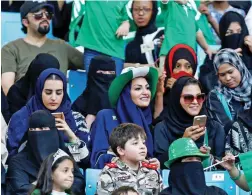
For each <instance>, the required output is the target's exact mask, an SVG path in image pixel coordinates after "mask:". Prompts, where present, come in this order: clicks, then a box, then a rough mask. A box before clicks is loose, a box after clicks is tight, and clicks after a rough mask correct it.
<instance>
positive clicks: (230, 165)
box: [216, 153, 235, 171]
mask: <svg viewBox="0 0 252 195" xmlns="http://www.w3.org/2000/svg"><path fill="white" fill-rule="evenodd" d="M222 160H226V161H225V162H223V163H221V164H220V165H221V166H222V167H223V168H225V169H226V170H227V171H231V170H232V169H234V168H235V157H234V156H233V155H232V154H230V153H227V154H226V156H225V157H223V158H222ZM216 162H220V161H219V160H216Z"/></svg>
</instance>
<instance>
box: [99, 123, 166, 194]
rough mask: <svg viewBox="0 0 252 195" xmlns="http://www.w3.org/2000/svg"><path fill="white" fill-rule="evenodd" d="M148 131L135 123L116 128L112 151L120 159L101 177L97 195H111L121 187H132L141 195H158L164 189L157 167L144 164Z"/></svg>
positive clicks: (116, 159)
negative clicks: (146, 132)
mask: <svg viewBox="0 0 252 195" xmlns="http://www.w3.org/2000/svg"><path fill="white" fill-rule="evenodd" d="M145 140H146V134H145V132H144V130H143V129H142V128H141V127H139V126H137V125H135V124H131V123H124V124H121V125H119V126H118V127H117V128H115V129H114V130H113V131H112V133H111V135H110V138H109V144H110V146H111V149H112V151H113V152H114V153H115V154H116V155H117V156H118V157H115V158H113V159H112V162H111V163H109V164H107V165H106V166H105V167H104V169H103V170H102V172H101V174H100V178H99V181H98V185H97V194H99V195H105V194H111V193H112V192H113V191H114V190H115V189H117V188H119V187H121V186H130V187H133V188H134V189H135V190H137V191H138V192H139V194H141V195H145V194H152V195H157V194H158V193H159V192H160V191H161V190H162V188H163V184H162V178H161V176H160V174H159V172H158V170H157V165H154V164H149V163H146V162H144V161H145V158H146V154H147V148H146V145H145Z"/></svg>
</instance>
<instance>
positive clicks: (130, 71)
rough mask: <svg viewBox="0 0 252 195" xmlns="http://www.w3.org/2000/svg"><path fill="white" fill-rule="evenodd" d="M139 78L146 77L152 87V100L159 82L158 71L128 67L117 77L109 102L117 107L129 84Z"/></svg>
mask: <svg viewBox="0 0 252 195" xmlns="http://www.w3.org/2000/svg"><path fill="white" fill-rule="evenodd" d="M137 77H145V78H146V79H147V81H148V83H149V85H150V91H151V98H153V97H154V95H155V93H156V86H157V82H158V71H157V69H156V68H153V67H148V66H144V67H138V68H135V67H128V68H124V69H123V70H122V73H121V74H120V75H119V76H117V77H116V78H115V79H114V80H113V82H112V83H111V85H110V87H109V91H108V95H109V100H110V103H111V106H112V107H115V105H116V102H117V100H118V98H119V96H120V94H121V92H122V90H123V88H124V87H125V86H126V85H127V83H128V82H130V81H131V80H133V79H134V78H137Z"/></svg>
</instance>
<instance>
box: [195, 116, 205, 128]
mask: <svg viewBox="0 0 252 195" xmlns="http://www.w3.org/2000/svg"><path fill="white" fill-rule="evenodd" d="M206 122H207V116H206V115H199V116H195V117H194V119H193V126H197V125H198V126H199V127H205V126H206Z"/></svg>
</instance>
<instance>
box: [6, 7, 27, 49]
mask: <svg viewBox="0 0 252 195" xmlns="http://www.w3.org/2000/svg"><path fill="white" fill-rule="evenodd" d="M1 27H2V38H1V47H2V46H3V45H5V44H7V43H8V42H10V41H13V40H15V39H18V38H22V37H25V34H24V33H23V31H22V30H21V28H22V25H21V17H20V13H11V12H1Z"/></svg>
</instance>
